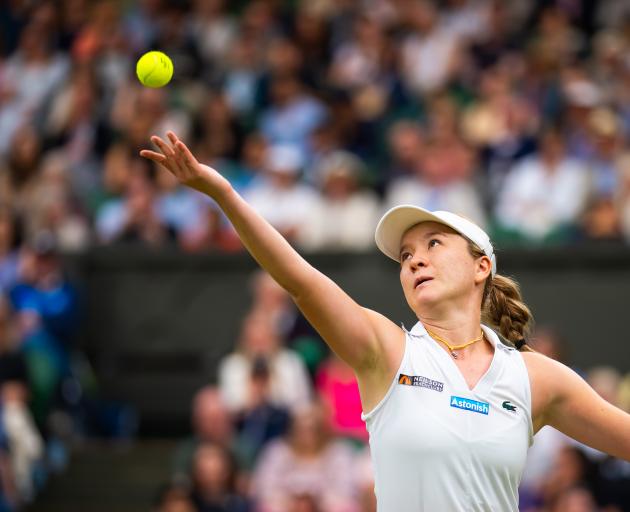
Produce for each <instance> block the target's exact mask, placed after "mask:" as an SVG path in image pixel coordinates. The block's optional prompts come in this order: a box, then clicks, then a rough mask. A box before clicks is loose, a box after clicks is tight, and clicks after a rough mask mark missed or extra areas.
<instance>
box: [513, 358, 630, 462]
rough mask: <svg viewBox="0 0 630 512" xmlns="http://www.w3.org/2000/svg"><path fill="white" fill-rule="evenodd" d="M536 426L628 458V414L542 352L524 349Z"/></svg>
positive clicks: (629, 434)
mask: <svg viewBox="0 0 630 512" xmlns="http://www.w3.org/2000/svg"><path fill="white" fill-rule="evenodd" d="M523 355H524V357H525V358H526V362H527V368H528V370H529V372H530V376H531V377H532V379H531V381H532V392H533V403H534V412H535V413H536V409H538V411H537V416H538V421H537V422H538V423H539V426H542V425H550V426H552V427H554V428H556V429H558V430H559V431H560V432H563V433H565V434H566V435H568V436H570V437H572V438H573V439H576V440H577V441H580V442H581V443H584V444H586V445H588V446H591V447H593V448H596V449H597V450H600V451H602V452H606V453H608V454H610V455H612V456H614V457H620V458H622V459H626V460H628V461H630V414H628V413H626V412H624V411H622V410H621V409H619V408H617V407H615V406H614V405H612V404H610V403H609V402H607V401H606V400H604V399H603V398H602V397H600V396H599V395H598V394H597V393H596V392H595V390H594V389H593V388H591V387H590V386H589V385H588V384H587V383H586V382H585V381H584V380H583V379H582V378H581V377H580V376H579V375H578V374H577V373H575V372H574V371H573V370H571V369H570V368H568V367H567V366H565V365H563V364H561V363H559V362H557V361H554V360H553V359H550V358H548V357H545V356H543V355H542V354H537V353H524V354H523Z"/></svg>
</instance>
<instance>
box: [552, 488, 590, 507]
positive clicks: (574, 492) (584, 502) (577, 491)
mask: <svg viewBox="0 0 630 512" xmlns="http://www.w3.org/2000/svg"><path fill="white" fill-rule="evenodd" d="M597 510H599V509H598V508H597V504H596V503H595V500H594V498H593V495H592V494H591V493H590V492H589V491H588V490H587V489H585V488H583V487H574V488H572V489H569V490H568V491H566V492H564V493H562V494H561V495H560V497H559V498H558V500H557V501H556V503H555V506H554V507H553V509H552V510H551V512H596V511H597Z"/></svg>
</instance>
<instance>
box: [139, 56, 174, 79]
mask: <svg viewBox="0 0 630 512" xmlns="http://www.w3.org/2000/svg"><path fill="white" fill-rule="evenodd" d="M136 75H138V80H140V83H141V84H142V85H146V86H147V87H163V86H165V85H166V84H167V83H169V82H170V81H171V78H172V76H173V62H172V61H171V59H170V58H169V57H168V55H166V54H165V53H162V52H157V51H151V52H147V53H145V54H144V55H143V56H142V57H140V58H139V59H138V63H137V64H136Z"/></svg>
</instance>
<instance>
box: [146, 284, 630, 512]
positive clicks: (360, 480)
mask: <svg viewBox="0 0 630 512" xmlns="http://www.w3.org/2000/svg"><path fill="white" fill-rule="evenodd" d="M252 288H253V297H254V300H253V303H252V306H251V308H250V310H249V312H248V314H247V315H246V317H245V318H244V320H243V323H242V326H241V331H240V336H239V338H238V340H237V342H236V343H235V349H234V351H233V352H232V353H230V354H228V355H226V356H225V358H224V359H223V360H222V361H221V363H220V366H219V377H218V382H217V384H216V385H208V386H206V387H203V388H202V389H200V390H199V391H198V392H197V394H196V395H195V397H194V399H193V401H192V408H191V426H192V430H191V435H190V436H189V437H188V438H187V439H184V440H182V441H181V442H180V443H179V444H178V446H177V449H176V451H175V453H174V456H173V466H172V471H171V475H172V476H171V479H170V481H169V482H167V483H165V484H164V486H163V487H161V488H160V489H159V493H158V496H157V499H156V504H155V508H154V510H155V511H156V512H208V511H212V512H247V511H251V512H254V511H259V512H374V511H375V510H376V508H375V506H376V504H375V497H374V475H373V471H372V465H371V462H370V457H369V447H368V445H367V431H366V430H365V426H364V423H363V422H362V420H361V401H360V396H359V389H358V385H357V383H356V380H355V378H354V375H353V372H352V370H351V369H350V368H349V367H348V366H347V365H346V364H345V363H343V362H342V361H341V360H339V359H338V358H337V357H336V356H335V355H334V354H332V353H330V352H329V351H327V350H325V349H324V348H323V345H322V344H321V342H318V340H317V337H316V336H314V334H313V333H312V332H309V330H308V329H305V328H304V325H303V319H302V318H301V316H300V315H299V314H298V313H297V312H296V310H295V308H294V307H293V304H292V302H291V300H290V298H289V295H288V294H287V293H286V292H285V291H284V290H283V289H282V288H281V287H280V286H279V285H277V284H276V283H275V282H274V281H273V279H272V278H271V277H270V276H269V275H268V274H265V273H263V272H259V273H257V274H256V275H255V277H254V279H253V280H252ZM532 345H533V347H534V348H535V349H536V350H538V351H540V352H542V353H544V354H546V355H548V356H549V357H552V358H554V359H557V360H560V361H564V362H566V358H567V355H568V354H567V348H568V347H567V346H566V345H565V343H564V342H563V340H562V338H561V336H560V335H559V334H558V333H557V332H555V331H553V330H552V329H550V328H545V327H540V328H539V329H538V330H537V332H536V334H535V335H534V337H533V341H532ZM578 371H580V370H579V369H578ZM581 373H582V374H583V376H584V377H585V378H586V380H587V381H588V382H589V384H590V385H591V386H593V388H594V389H595V390H596V391H597V392H598V393H599V394H600V395H601V396H602V397H604V398H605V399H606V400H608V401H610V402H611V403H614V404H616V405H617V406H619V407H621V408H623V409H625V410H626V411H630V373H629V374H628V375H625V376H623V375H621V374H620V373H619V372H618V371H616V370H615V369H613V368H610V367H597V368H592V369H590V370H588V371H586V372H581ZM520 500H521V503H520V510H522V511H523V512H626V511H628V510H630V463H629V462H624V461H620V460H617V459H614V458H612V457H609V456H607V455H606V454H603V453H601V452H598V451H596V450H593V449H591V448H588V447H586V446H584V445H580V444H579V443H577V442H576V441H573V440H571V439H570V438H568V437H566V436H564V435H563V434H561V433H560V432H558V431H557V430H554V429H552V428H551V427H545V428H543V429H542V430H541V431H540V432H539V433H538V434H537V435H536V436H535V440H534V444H533V446H532V448H531V449H530V453H529V456H528V461H527V465H526V469H525V473H524V475H523V479H522V482H521V487H520Z"/></svg>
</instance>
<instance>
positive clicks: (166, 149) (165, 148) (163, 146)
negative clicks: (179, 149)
mask: <svg viewBox="0 0 630 512" xmlns="http://www.w3.org/2000/svg"><path fill="white" fill-rule="evenodd" d="M151 142H153V144H155V145H156V146H157V147H158V148H160V151H162V153H164V156H167V157H172V156H174V155H175V152H174V151H173V148H172V147H171V146H169V145H168V144H167V143H166V142H164V141H163V140H162V139H161V138H160V137H158V136H157V135H154V136H153V137H151Z"/></svg>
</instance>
